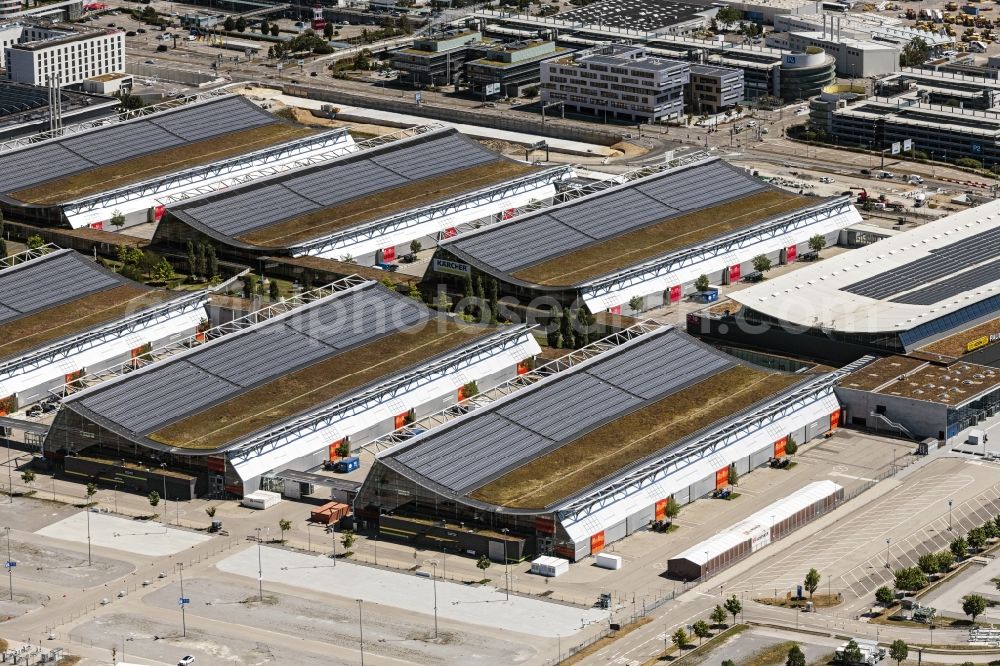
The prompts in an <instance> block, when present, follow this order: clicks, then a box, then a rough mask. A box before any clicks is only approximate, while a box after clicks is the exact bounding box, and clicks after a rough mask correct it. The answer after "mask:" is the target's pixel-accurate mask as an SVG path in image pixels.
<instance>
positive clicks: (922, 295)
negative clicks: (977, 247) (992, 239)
mask: <svg viewBox="0 0 1000 666" xmlns="http://www.w3.org/2000/svg"><path fill="white" fill-rule="evenodd" d="M998 278H1000V260H996V261H991V262H990V263H988V264H982V265H981V266H976V267H975V268H973V269H972V270H968V271H965V272H964V273H959V274H958V275H952V276H951V277H947V278H945V279H944V280H941V281H940V282H935V283H934V284H931V285H928V286H926V287H924V288H922V289H917V290H916V291H911V292H909V293H907V294H903V295H902V296H897V297H896V298H893V299H891V300H892V302H893V303H906V304H908V305H934V304H935V303H940V302H941V301H945V300H948V299H949V298H954V297H955V296H958V295H959V294H961V293H963V292H966V291H972V290H974V289H978V288H980V287H982V286H983V285H985V284H988V283H990V282H993V281H994V280H996V279H998Z"/></svg>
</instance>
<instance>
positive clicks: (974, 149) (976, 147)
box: [972, 143, 983, 153]
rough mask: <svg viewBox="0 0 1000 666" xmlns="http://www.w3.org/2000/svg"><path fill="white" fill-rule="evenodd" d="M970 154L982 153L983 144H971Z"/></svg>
mask: <svg viewBox="0 0 1000 666" xmlns="http://www.w3.org/2000/svg"><path fill="white" fill-rule="evenodd" d="M972 152H974V153H981V152H983V144H981V143H974V144H972Z"/></svg>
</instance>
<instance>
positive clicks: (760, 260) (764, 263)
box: [753, 254, 797, 647]
mask: <svg viewBox="0 0 1000 666" xmlns="http://www.w3.org/2000/svg"><path fill="white" fill-rule="evenodd" d="M753 269H754V270H755V271H758V272H760V273H766V272H768V271H769V270H771V260H770V259H768V258H767V255H763V254H758V255H757V256H756V257H754V258H753ZM796 647H797V646H796Z"/></svg>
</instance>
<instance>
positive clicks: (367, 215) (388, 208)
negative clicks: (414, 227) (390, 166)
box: [237, 158, 536, 247]
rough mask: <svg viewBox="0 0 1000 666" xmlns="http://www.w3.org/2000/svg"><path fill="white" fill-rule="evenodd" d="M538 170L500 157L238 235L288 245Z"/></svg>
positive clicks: (261, 242)
mask: <svg viewBox="0 0 1000 666" xmlns="http://www.w3.org/2000/svg"><path fill="white" fill-rule="evenodd" d="M535 170H536V169H535V167H533V166H531V165H530V164H522V163H520V162H515V161H513V160H508V159H503V158H497V159H496V160H495V161H492V162H489V163H487V164H482V165H479V166H475V167H472V168H469V169H459V170H457V171H453V172H451V173H447V174H443V175H439V176H434V177H432V178H425V179H423V180H418V181H416V182H412V183H408V184H406V185H402V186H400V187H394V188H391V189H387V190H382V191H381V192H376V193H374V194H367V195H365V196H362V197H358V198H357V199H353V200H350V201H345V202H343V203H338V204H336V205H334V206H330V207H328V208H323V209H321V210H317V211H314V212H311V213H306V214H305V215H299V216H298V217H293V218H291V219H288V220H285V221H284V222H279V223H277V224H272V225H271V226H268V227H264V228H262V229H256V230H254V231H251V232H249V233H246V234H243V235H242V236H238V237H237V238H238V239H239V240H241V241H243V242H245V243H251V244H253V245H258V246H261V247H287V246H289V245H294V244H296V243H299V242H302V241H307V240H311V239H313V238H317V237H319V236H323V235H325V234H329V233H332V232H334V231H337V230H339V229H348V228H350V227H353V226H357V225H358V224H361V223H363V222H369V221H371V220H377V219H379V218H383V217H388V216H390V215H393V214H395V213H399V212H402V211H404V210H411V209H413V208H420V207H421V206H429V205H431V204H433V203H435V202H437V201H441V200H443V199H448V198H450V197H455V196H458V195H460V194H463V193H465V192H471V191H473V190H478V189H482V188H485V187H489V186H490V185H492V184H494V183H499V182H503V181H507V180H511V179H514V178H518V177H520V176H523V175H525V174H527V173H529V172H531V171H535Z"/></svg>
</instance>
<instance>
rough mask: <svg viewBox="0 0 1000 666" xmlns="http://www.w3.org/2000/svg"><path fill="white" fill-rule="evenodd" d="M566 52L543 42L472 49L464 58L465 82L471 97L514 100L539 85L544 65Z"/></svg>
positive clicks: (550, 42) (477, 46) (552, 43)
mask: <svg viewBox="0 0 1000 666" xmlns="http://www.w3.org/2000/svg"><path fill="white" fill-rule="evenodd" d="M568 52H569V49H566V48H563V47H560V46H556V43H555V42H553V41H547V40H543V39H531V40H527V41H519V42H508V43H505V44H479V45H472V46H470V47H469V50H468V55H467V56H466V58H467V62H466V64H465V80H466V83H467V84H468V86H469V91H470V92H473V93H477V94H481V95H501V96H505V97H517V96H518V95H520V94H521V92H522V91H523V90H524V89H525V88H528V87H531V86H537V85H538V84H539V82H540V80H541V73H540V69H541V63H542V62H543V61H545V60H549V59H551V58H555V57H558V56H560V55H564V54H566V53H568Z"/></svg>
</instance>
